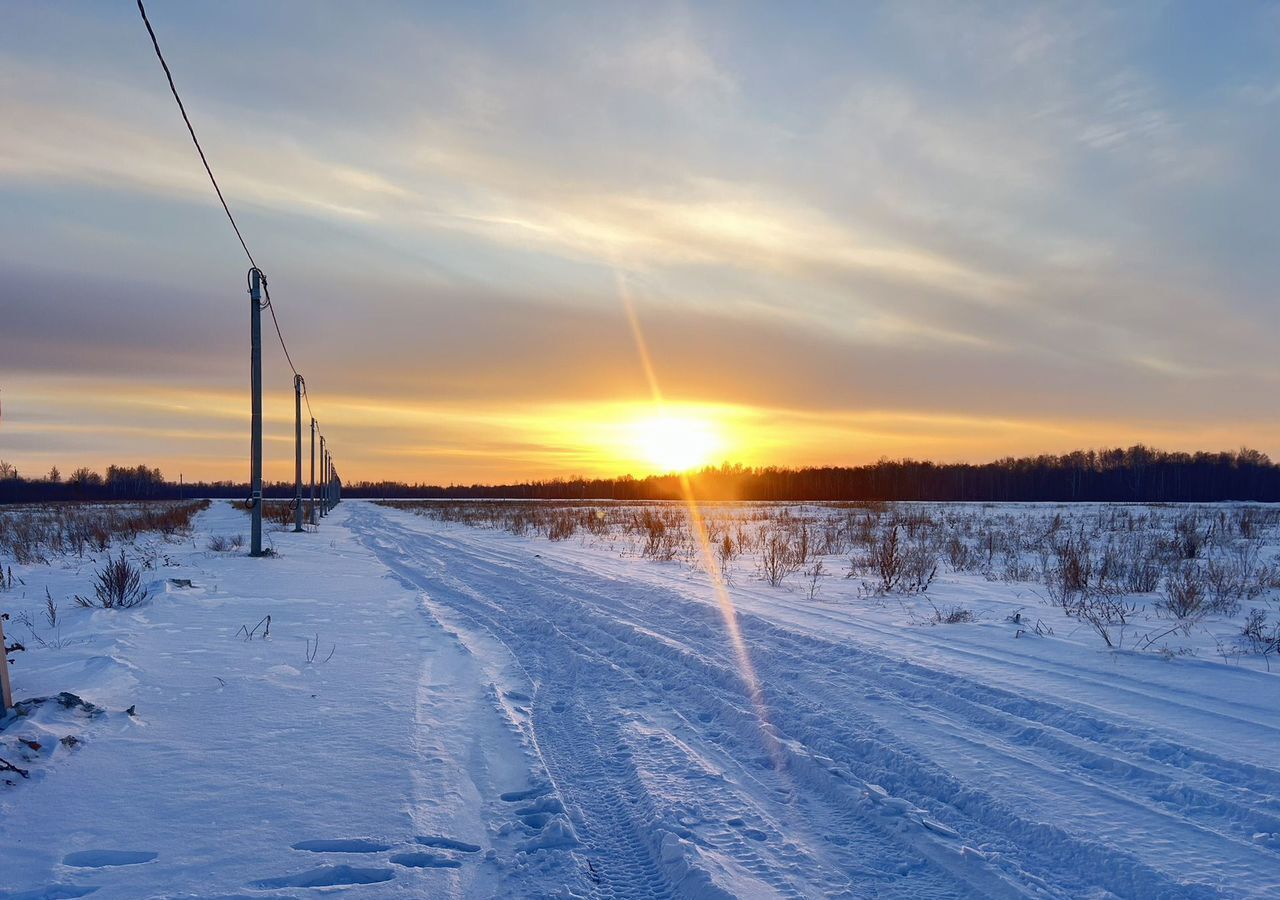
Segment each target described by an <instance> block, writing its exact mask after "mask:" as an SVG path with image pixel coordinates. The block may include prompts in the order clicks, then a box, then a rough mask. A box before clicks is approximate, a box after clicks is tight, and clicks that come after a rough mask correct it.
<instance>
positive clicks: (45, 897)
mask: <svg viewBox="0 0 1280 900" xmlns="http://www.w3.org/2000/svg"><path fill="white" fill-rule="evenodd" d="M96 890H97V888H96V887H88V886H82V885H74V884H51V885H49V886H48V887H42V888H34V889H32V890H29V891H0V900H72V898H75V897H86V896H88V895H89V894H92V893H93V892H94V891H96Z"/></svg>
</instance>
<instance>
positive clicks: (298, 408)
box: [293, 374, 302, 533]
mask: <svg viewBox="0 0 1280 900" xmlns="http://www.w3.org/2000/svg"><path fill="white" fill-rule="evenodd" d="M293 530H294V532H295V533H296V532H299V531H301V530H302V376H301V375H296V374H295V375H294V376H293Z"/></svg>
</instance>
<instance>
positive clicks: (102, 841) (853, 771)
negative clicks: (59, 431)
mask: <svg viewBox="0 0 1280 900" xmlns="http://www.w3.org/2000/svg"><path fill="white" fill-rule="evenodd" d="M247 530H248V528H247V520H246V518H245V517H244V514H243V513H240V512H237V511H235V510H233V509H231V508H230V506H229V505H227V504H222V503H217V504H214V506H213V507H212V508H211V509H209V510H208V511H206V512H204V513H202V514H201V515H200V517H199V519H198V520H197V530H196V533H195V534H194V535H192V536H191V537H190V538H187V539H185V540H183V541H182V542H180V543H168V544H164V543H163V542H162V541H161V539H160V538H158V537H153V536H144V537H143V538H141V539H140V543H141V544H143V545H147V544H148V543H149V544H150V545H152V546H151V549H150V551H148V550H147V549H146V547H135V548H128V549H129V550H130V552H131V553H133V554H136V555H137V556H138V557H140V558H149V559H153V560H162V561H160V562H156V564H155V567H154V568H152V569H149V570H148V571H147V572H146V576H147V579H148V580H149V581H150V586H151V588H152V590H153V593H154V597H153V598H152V599H151V600H150V601H148V602H147V603H146V604H145V605H143V606H140V607H138V608H136V609H131V610H87V609H81V608H78V607H75V606H74V605H73V604H72V603H71V602H70V598H71V596H72V595H73V594H76V593H81V594H83V593H85V592H86V588H87V585H88V582H89V581H90V579H91V577H92V572H93V568H94V565H95V563H96V562H101V561H102V559H103V558H105V554H104V553H99V554H97V555H96V559H93V558H88V557H86V558H84V559H81V558H79V557H73V556H68V557H59V558H56V559H54V560H53V561H52V562H51V563H49V564H47V565H26V566H17V565H15V566H14V574H15V576H17V577H18V578H19V579H21V581H22V583H21V584H19V585H17V586H15V588H14V589H13V590H11V591H6V592H0V609H2V610H4V611H7V612H10V613H11V614H13V615H14V616H15V617H16V616H17V615H18V614H20V613H25V614H26V615H27V617H28V619H29V621H30V622H31V623H32V625H33V626H34V628H35V630H36V632H37V633H38V634H39V635H41V636H42V637H43V638H44V644H45V645H44V646H39V645H38V644H37V642H36V641H33V640H30V639H27V638H28V635H27V634H26V626H24V625H20V624H18V623H17V622H16V621H14V620H11V621H9V622H8V623H6V628H7V633H8V634H9V637H10V639H11V640H12V639H18V640H23V642H24V643H25V644H27V646H28V650H27V652H25V653H20V654H16V663H15V665H14V666H13V667H12V669H11V671H12V674H13V680H14V690H15V694H16V695H17V697H18V699H19V700H21V699H24V698H38V697H49V698H55V699H51V700H49V701H48V702H45V703H42V704H39V705H36V706H34V707H32V708H30V714H29V715H26V716H23V717H17V718H15V717H10V718H9V719H8V720H6V721H5V722H4V725H3V727H2V729H0V759H5V760H8V761H9V762H11V763H14V764H15V765H17V766H18V767H20V768H23V769H24V770H26V771H27V772H28V773H29V777H28V778H25V779H24V778H22V777H20V776H18V775H16V774H15V773H12V772H5V773H0V779H3V778H8V779H10V780H11V781H13V782H14V783H13V784H12V785H6V784H4V783H3V781H0V898H6V900H11V898H18V897H50V898H52V897H77V896H84V895H85V894H87V893H90V892H92V894H93V896H94V897H95V898H145V897H233V896H245V897H263V898H276V897H307V896H312V895H313V894H316V893H317V892H321V893H324V892H328V891H338V892H341V893H343V894H344V895H345V894H346V893H350V894H351V895H352V896H367V897H423V896H432V897H436V896H469V897H490V896H524V897H546V896H579V897H593V896H600V897H650V896H652V897H662V896H680V897H695V898H722V897H827V896H847V897H869V896H875V897H1028V896H1030V897H1062V898H1067V897H1219V896H1220V897H1268V896H1276V895H1277V894H1280V765H1277V763H1276V761H1275V747H1276V744H1277V739H1278V738H1280V702H1278V698H1280V694H1278V693H1277V686H1278V685H1280V682H1278V681H1277V678H1278V677H1280V676H1277V675H1275V674H1272V673H1270V672H1268V671H1267V670H1266V668H1265V666H1263V665H1261V664H1259V663H1257V662H1256V661H1254V660H1250V659H1238V658H1237V659H1232V658H1230V657H1227V658H1223V657H1219V656H1217V655H1215V654H1214V653H1212V652H1208V651H1206V648H1207V647H1210V646H1211V645H1212V642H1211V641H1210V637H1209V636H1208V635H1210V634H1211V632H1212V629H1213V628H1215V627H1216V628H1217V629H1218V632H1219V637H1220V636H1221V635H1223V634H1226V633H1227V631H1228V630H1229V629H1228V625H1229V624H1230V623H1219V625H1217V626H1215V625H1213V624H1212V623H1210V624H1209V625H1206V629H1207V630H1204V632H1203V634H1201V635H1200V636H1199V637H1195V636H1187V637H1185V638H1183V639H1182V640H1184V641H1185V642H1186V643H1187V644H1188V646H1189V647H1190V648H1191V649H1192V650H1195V651H1197V655H1194V656H1193V655H1177V654H1164V655H1160V654H1157V653H1154V652H1135V651H1134V650H1133V649H1128V648H1126V649H1122V650H1120V651H1111V650H1107V649H1106V648H1105V647H1104V646H1103V644H1102V643H1101V641H1100V640H1099V639H1098V638H1097V636H1096V635H1092V634H1091V633H1090V632H1089V631H1088V630H1087V629H1082V628H1080V627H1079V623H1078V622H1077V621H1076V620H1073V619H1068V618H1066V617H1065V616H1064V615H1063V614H1062V611H1061V610H1060V609H1055V608H1052V607H1050V606H1049V605H1048V604H1046V603H1045V602H1043V601H1042V600H1041V599H1040V598H1039V597H1037V596H1036V595H1035V594H1034V593H1033V589H1034V587H1035V586H1034V585H1029V584H1027V583H1017V582H992V581H987V580H985V579H983V578H982V577H981V576H978V575H974V574H965V573H945V574H943V575H941V576H939V578H938V579H937V581H936V583H935V584H934V585H932V586H931V588H930V590H929V592H928V600H931V601H932V602H933V603H934V604H936V605H937V606H938V607H940V608H943V609H946V608H949V607H951V606H953V605H954V606H960V607H963V608H965V609H968V610H971V611H973V612H974V614H975V616H976V621H973V622H968V623H960V624H952V625H928V624H923V623H924V622H925V621H926V620H927V618H928V616H929V614H930V613H931V609H930V606H929V605H928V600H926V599H925V598H923V597H920V596H895V595H891V596H889V597H876V596H872V595H870V594H868V593H867V592H866V591H865V590H864V589H862V588H861V587H860V585H859V584H858V583H857V580H856V579H844V578H840V577H838V574H843V573H837V577H830V578H827V579H826V580H825V581H824V582H823V584H822V588H821V591H820V593H818V594H817V595H816V598H814V599H810V597H809V595H808V593H807V591H806V589H805V588H804V587H802V586H801V585H800V582H799V580H798V579H799V576H796V577H795V578H793V579H792V580H793V582H794V583H788V584H784V585H783V586H782V587H772V586H770V585H768V584H766V583H764V582H763V581H760V580H758V579H755V578H752V577H748V575H747V573H746V571H745V570H743V571H741V572H739V573H737V574H736V576H735V577H734V579H733V581H732V583H731V586H730V596H731V598H732V600H733V603H734V604H735V606H736V607H737V610H738V613H737V621H738V625H739V628H740V631H741V634H742V639H743V643H744V646H745V650H746V653H747V655H748V656H749V658H750V663H751V667H752V669H753V670H754V672H755V674H756V676H757V677H758V679H759V683H760V688H761V690H760V698H761V700H762V702H761V703H760V704H757V703H755V702H753V699H752V694H751V692H750V691H749V690H748V688H747V685H746V684H745V682H744V674H743V670H742V666H741V660H740V659H739V656H738V654H737V653H736V652H735V647H734V645H733V642H732V641H730V640H729V638H728V637H727V635H726V627H725V622H724V620H723V618H722V614H721V610H720V608H719V607H718V605H717V603H716V599H715V596H714V592H713V591H712V585H711V582H710V580H709V578H708V576H707V574H706V573H705V572H704V571H702V569H701V568H700V567H699V566H697V565H691V564H689V563H688V562H687V561H686V562H681V561H672V562H654V561H652V560H647V559H641V558H638V557H637V556H636V555H633V554H629V553H627V552H626V550H625V548H623V547H619V546H618V545H616V544H615V543H612V542H611V541H610V540H609V539H607V538H606V539H587V540H569V541H561V542H550V541H546V540H544V539H539V538H536V537H519V536H515V535H511V534H507V533H505V532H501V531H495V530H488V529H479V528H469V527H466V526H464V525H459V524H452V523H442V522H438V521H434V520H431V519H428V518H424V517H421V516H415V515H412V514H410V513H408V512H403V511H396V510H391V509H387V508H385V507H381V506H378V505H375V504H372V503H366V502H360V501H346V502H344V503H343V504H342V505H340V506H339V507H338V508H337V509H336V510H335V511H334V513H333V515H332V516H330V517H329V518H327V519H325V520H324V523H323V525H322V527H321V529H320V530H319V531H318V532H317V533H309V534H298V535H295V534H292V533H289V532H273V533H271V534H270V539H271V542H272V544H273V546H274V548H275V549H276V551H277V552H278V555H277V556H276V557H274V558H270V559H249V558H247V557H246V556H244V555H240V554H237V553H215V552H212V551H209V550H207V549H206V547H207V544H208V539H209V537H210V536H212V535H223V536H228V537H229V536H232V535H235V534H237V533H244V532H246V531H247ZM157 549H160V550H162V552H156V551H157ZM118 550H119V548H113V551H114V552H118ZM165 561H167V563H168V565H166V564H164V562H165ZM183 579H189V580H190V582H191V585H190V587H186V586H182V585H181V580H183ZM46 587H47V588H48V589H49V591H50V593H51V595H52V596H53V597H54V598H55V599H56V600H57V601H58V603H59V612H60V617H61V619H62V622H61V624H60V626H59V627H58V628H52V627H50V626H48V624H47V622H44V621H43V620H42V619H41V618H40V617H41V615H42V613H43V609H44V603H45V588H46ZM1018 610H1021V611H1022V616H1021V617H1019V619H1018V621H1011V619H1012V617H1013V614H1014V613H1015V612H1016V611H1018ZM267 615H270V617H271V619H270V623H269V633H268V634H266V635H264V634H263V628H262V626H263V625H265V622H264V621H263V620H264V618H265V617H266V616H267ZM1036 619H1041V620H1043V622H1044V623H1046V624H1048V625H1049V626H1051V627H1052V629H1053V633H1052V634H1048V633H1045V634H1042V635H1037V634H1036V633H1035V632H1034V624H1035V621H1036ZM255 623H257V625H258V627H256V628H255ZM250 633H251V634H252V636H251V638H250V639H246V635H249V634H250ZM1197 642H1198V643H1197ZM62 692H67V693H66V694H64V695H63V696H62V699H61V700H59V699H57V698H58V697H59V695H60V694H62ZM71 695H74V697H72V696H71ZM77 698H78V699H77ZM81 701H83V702H81ZM129 710H132V713H130V712H129ZM64 739H66V740H64ZM24 741H25V743H24Z"/></svg>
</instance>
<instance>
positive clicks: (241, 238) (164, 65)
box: [137, 0, 311, 412]
mask: <svg viewBox="0 0 1280 900" xmlns="http://www.w3.org/2000/svg"><path fill="white" fill-rule="evenodd" d="M137 3H138V12H139V13H141V14H142V24H144V25H146V26H147V34H149V35H150V36H151V46H152V47H153V48H154V49H155V51H156V58H157V59H158V60H160V66H161V68H163V69H164V76H165V78H166V79H168V81H169V91H170V93H172V94H173V99H174V101H175V102H176V103H177V104H178V111H179V112H180V113H182V121H183V122H185V123H186V125H187V132H188V133H189V134H190V135H191V142H192V143H193V144H195V145H196V152H197V153H199V154H200V162H201V163H203V164H204V170H205V172H206V173H208V175H209V183H210V184H212V185H213V190H214V193H216V194H217V195H218V200H219V202H221V203H222V210H223V212H225V213H226V214H227V221H228V222H230V223H231V228H232V230H233V231H235V233H236V238H237V239H238V240H239V241H240V246H241V247H242V248H243V249H244V255H245V256H247V257H248V258H249V265H251V266H253V268H254V269H257V270H258V274H259V276H260V277H261V278H262V290H263V294H264V296H265V298H266V302H265V303H264V304H263V306H264V307H265V308H266V309H267V311H268V312H270V313H271V324H272V325H273V326H275V330H276V337H277V338H279V340H280V349H281V350H283V351H284V358H285V361H286V362H288V363H289V368H290V369H291V370H292V371H293V374H294V375H297V374H298V367H297V366H295V365H294V364H293V357H292V356H290V354H289V345H288V344H287V343H286V342H285V339H284V332H283V331H282V330H281V328H280V320H279V319H278V318H276V310H275V307H274V306H273V305H272V304H271V289H270V287H268V285H267V276H266V275H265V274H263V272H262V269H261V268H259V267H258V264H257V262H255V261H254V258H253V253H251V252H250V251H249V245H248V243H247V242H246V241H245V239H244V235H243V234H241V232H240V226H239V225H238V224H236V217H235V216H233V215H232V214H231V207H230V206H228V205H227V199H226V197H224V196H223V195H222V188H221V187H219V186H218V179H217V178H216V177H214V174H213V168H212V167H211V166H210V165H209V159H208V157H206V156H205V155H204V148H203V147H201V146H200V139H199V138H198V137H196V130H195V127H194V126H193V125H192V124H191V118H190V116H188V115H187V108H186V106H184V105H183V103H182V96H181V95H180V94H179V93H178V88H177V85H175V84H174V82H173V73H172V72H171V71H170V70H169V64H168V63H167V62H166V61H165V58H164V53H163V52H162V51H161V50H160V41H159V39H158V38H157V37H156V32H155V29H154V28H152V27H151V20H150V19H149V18H147V10H146V7H144V6H143V5H142V0H137ZM303 395H304V396H307V395H306V393H305V389H304V394H303ZM307 412H311V398H310V397H309V396H307Z"/></svg>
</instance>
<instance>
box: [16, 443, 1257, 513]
mask: <svg viewBox="0 0 1280 900" xmlns="http://www.w3.org/2000/svg"><path fill="white" fill-rule="evenodd" d="M689 481H690V483H691V484H692V486H693V490H694V493H695V495H696V496H697V497H698V498H699V499H705V500H855V501H856V500H939V501H948V500H950V501H957V500H965V501H992V502H996V501H1002V502H1007V501H1015V502H1016V501H1045V500H1048V501H1107V502H1133V503H1137V502H1141V503H1159V502H1178V501H1189V502H1213V501H1219V500H1258V501H1264V502H1268V503H1274V502H1277V501H1280V465H1277V464H1275V463H1273V462H1272V461H1271V460H1270V459H1269V458H1268V457H1267V455H1266V454H1264V453H1260V452H1258V451H1256V450H1248V449H1242V450H1239V451H1235V452H1223V453H1203V452H1202V453H1169V452H1165V451H1161V450H1153V449H1151V448H1149V447H1144V446H1141V445H1137V446H1133V447H1129V448H1128V449H1120V448H1116V449H1113V450H1079V451H1076V452H1074V453H1067V454H1064V455H1061V456H1050V455H1045V456H1031V457H1021V458H1016V459H1015V458H1012V457H1010V458H1007V459H1000V460H995V461H994V462H988V463H932V462H922V461H916V460H910V459H904V460H881V461H880V462H876V463H871V464H868V465H863V466H826V467H807V468H798V469H785V468H777V467H766V468H749V467H744V466H740V465H724V466H719V467H714V468H706V469H703V470H701V471H699V472H697V473H694V474H692V475H690V476H689ZM247 493H248V486H247V484H245V483H237V482H231V481H219V482H190V483H187V484H184V485H178V484H175V483H174V482H171V481H167V480H166V479H165V478H164V477H163V476H162V475H161V473H160V470H159V469H151V468H148V467H147V466H133V467H129V466H110V467H109V468H108V469H107V471H106V472H105V473H102V474H99V473H97V472H92V471H90V470H88V469H78V470H76V471H75V472H73V473H71V475H69V476H67V477H65V478H64V477H63V476H62V475H61V473H59V472H58V471H57V470H56V469H55V470H53V471H52V472H50V473H49V474H48V475H46V476H42V477H39V478H34V479H33V478H25V477H21V476H20V475H19V473H18V472H17V471H16V470H15V469H14V468H13V467H12V466H10V465H7V464H5V463H3V462H0V503H30V502H44V501H51V500H141V499H167V498H179V497H187V498H190V497H232V498H237V499H240V498H243V497H245V496H246V495H247ZM264 493H265V494H266V496H268V497H292V496H293V484H292V483H273V484H269V485H267V486H265V488H264ZM304 493H305V488H304ZM342 494H343V496H344V497H348V498H350V497H366V498H383V497H403V498H510V499H539V500H563V499H572V500H590V499H598V500H678V499H681V497H682V496H683V494H682V490H681V478H680V476H678V475H651V476H649V477H647V478H633V477H631V476H629V475H627V476H622V477H619V478H567V479H555V480H551V481H533V482H523V483H520V484H501V485H476V484H473V485H449V486H444V485H430V484H404V483H401V482H394V481H381V482H369V481H362V482H355V483H349V484H344V485H343V487H342Z"/></svg>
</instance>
